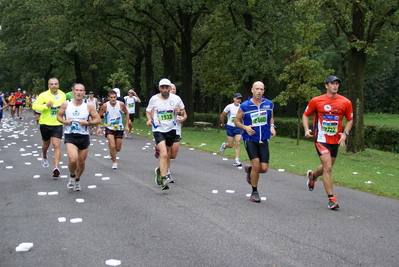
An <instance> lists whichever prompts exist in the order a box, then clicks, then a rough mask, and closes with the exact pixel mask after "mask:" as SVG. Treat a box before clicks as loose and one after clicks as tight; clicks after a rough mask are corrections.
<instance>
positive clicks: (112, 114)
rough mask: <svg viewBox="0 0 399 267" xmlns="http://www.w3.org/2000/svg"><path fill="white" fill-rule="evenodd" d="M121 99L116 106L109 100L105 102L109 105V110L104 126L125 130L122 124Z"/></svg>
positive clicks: (115, 129)
mask: <svg viewBox="0 0 399 267" xmlns="http://www.w3.org/2000/svg"><path fill="white" fill-rule="evenodd" d="M120 103H121V102H120V101H118V100H117V101H116V104H115V106H114V107H113V106H111V104H110V103H109V101H108V102H107V103H105V104H106V105H107V111H106V112H105V116H104V126H105V127H107V128H108V129H110V130H113V131H123V124H122V120H123V117H122V110H121V105H120Z"/></svg>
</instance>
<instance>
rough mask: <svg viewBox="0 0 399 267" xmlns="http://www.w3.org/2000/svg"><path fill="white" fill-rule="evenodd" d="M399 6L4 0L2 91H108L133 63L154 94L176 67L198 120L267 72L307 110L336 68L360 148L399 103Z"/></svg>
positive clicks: (288, 106)
mask: <svg viewBox="0 0 399 267" xmlns="http://www.w3.org/2000/svg"><path fill="white" fill-rule="evenodd" d="M398 9H399V2H398V1H397V0H373V1H371V0H364V1H354V0H245V1H243V0H228V1H210V0H196V1H194V0H161V1H156V0H125V1H116V0H85V1H83V0H64V1H59V0H55V1H43V0H25V1H20V0H3V1H1V2H0V26H1V28H0V61H1V63H2V64H1V65H0V81H1V87H0V90H2V91H3V92H5V91H14V90H15V89H16V88H23V89H25V90H27V91H28V92H30V93H38V92H40V91H43V90H45V89H46V86H47V80H48V78H50V77H57V78H58V79H59V80H60V84H61V89H63V90H65V91H68V90H69V87H70V85H71V84H72V83H73V82H81V83H83V84H85V86H86V88H90V90H91V91H94V92H95V94H96V95H105V94H106V88H107V89H109V88H108V87H110V86H111V84H110V81H113V82H115V81H116V80H117V79H115V75H122V74H123V75H122V76H123V77H124V82H123V84H120V85H118V87H120V88H121V89H122V92H123V91H127V90H128V89H130V87H133V88H134V89H135V91H136V92H137V93H138V94H139V95H140V96H141V98H142V99H143V100H144V101H143V102H144V103H143V104H145V101H146V100H148V99H149V98H150V97H151V95H153V94H154V93H156V92H157V82H158V80H159V79H161V78H164V77H167V78H170V79H171V80H172V82H174V83H175V84H176V85H177V89H178V94H180V95H181V97H182V99H183V101H184V102H185V105H186V109H187V112H188V115H189V120H188V121H187V122H186V123H187V124H188V125H191V124H192V121H193V118H194V117H193V113H194V112H218V111H219V110H218V109H219V107H220V105H221V104H227V103H228V102H229V101H231V97H232V95H233V94H234V93H235V92H240V93H242V94H243V95H244V97H247V96H249V94H250V88H251V86H252V83H253V82H255V81H258V80H260V81H262V82H264V84H265V85H266V97H267V98H269V99H275V100H276V115H279V112H280V113H281V114H284V115H289V116H296V115H297V114H298V112H299V113H300V112H301V110H303V109H304V105H303V107H302V106H301V105H298V103H306V102H307V101H308V100H309V99H310V97H311V96H314V95H316V94H318V93H319V94H321V93H324V87H323V85H322V80H323V76H325V75H326V73H329V74H335V75H337V76H339V77H340V78H341V79H342V80H343V81H344V82H343V84H342V85H341V88H340V93H341V94H343V95H345V96H347V97H348V98H349V99H350V100H351V101H352V103H353V106H354V113H355V114H354V117H355V123H354V127H353V134H351V136H350V139H349V146H348V149H349V151H352V152H357V151H361V150H363V149H364V138H363V136H364V130H363V128H364V123H363V113H364V112H365V111H370V112H390V113H392V112H396V110H397V108H396V106H397V105H399V104H398V103H399V102H398V101H396V98H398V97H397V94H395V92H396V88H397V84H398V81H397V80H398V79H397V76H398V65H399V58H398V55H399V53H398V52H399V50H398V40H399V31H398V26H399V12H398ZM128 87H129V88H128ZM290 99H291V100H290ZM370 102H372V103H373V104H370Z"/></svg>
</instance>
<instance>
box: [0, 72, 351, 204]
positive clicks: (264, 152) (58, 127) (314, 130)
mask: <svg viewBox="0 0 399 267" xmlns="http://www.w3.org/2000/svg"><path fill="white" fill-rule="evenodd" d="M340 84H341V79H339V78H338V77H336V76H328V77H327V78H326V80H325V82H324V85H325V88H326V93H325V94H323V95H320V96H318V97H314V98H312V99H311V100H310V102H309V104H308V106H307V107H306V110H305V112H304V113H303V116H302V122H303V127H304V131H305V137H307V138H314V142H315V147H316V151H317V154H318V156H319V158H320V162H321V164H320V165H319V166H317V168H315V169H314V170H309V171H308V172H307V178H308V180H307V187H308V189H309V190H310V191H313V190H314V188H315V184H316V181H317V180H318V178H319V179H321V178H323V183H324V188H325V191H326V193H327V197H328V208H329V209H336V208H339V205H338V202H337V196H336V195H334V194H333V179H332V168H333V165H334V163H335V160H336V157H337V154H338V148H339V146H345V145H346V138H347V136H348V135H349V132H350V130H351V128H352V124H353V110H352V104H351V102H350V101H349V100H348V99H347V98H345V97H343V96H342V95H339V94H338V89H339V86H340ZM48 87H49V89H48V91H46V92H43V93H41V94H40V95H39V96H38V97H37V99H36V101H35V102H34V103H33V106H32V109H33V110H35V111H37V112H40V113H41V116H40V121H39V123H40V132H41V136H42V140H43V145H42V161H41V164H42V166H43V167H44V168H48V167H49V165H50V164H49V162H48V156H47V151H48V149H49V147H50V144H51V145H52V146H53V149H54V168H53V177H55V178H57V177H59V175H60V170H59V168H58V165H59V162H60V157H61V151H60V144H61V139H62V135H63V134H64V143H65V146H66V150H67V155H68V158H69V163H68V168H69V172H70V179H69V181H68V184H67V187H68V188H69V189H73V190H74V191H80V190H81V189H82V188H81V186H80V178H81V175H82V173H83V171H84V169H85V160H86V158H87V155H88V148H89V145H90V134H91V133H92V128H91V127H92V126H94V125H97V131H96V133H97V135H101V134H102V132H103V129H102V128H101V118H102V117H103V118H104V122H103V126H104V132H105V137H106V138H107V140H108V146H109V153H110V159H111V160H112V169H117V168H118V162H117V157H116V154H117V153H118V152H119V151H121V148H122V139H123V137H125V138H131V137H130V131H131V129H132V125H133V121H134V108H135V104H136V103H140V102H141V100H140V98H139V97H138V96H137V94H136V93H135V92H134V90H129V92H128V94H129V95H128V96H127V97H125V99H123V101H120V100H117V99H118V90H111V91H109V92H108V102H106V103H104V104H103V105H102V106H101V108H100V109H99V110H97V108H98V103H97V102H96V101H94V100H93V99H95V98H93V97H91V98H90V97H89V98H88V99H84V96H85V94H86V91H85V87H84V85H83V84H80V83H75V84H73V86H72V88H71V89H72V90H71V93H72V95H73V97H72V98H70V99H68V100H67V98H66V95H65V94H64V92H62V91H61V90H60V89H59V82H58V79H56V78H51V79H49V81H48ZM158 88H159V93H157V94H155V95H154V96H152V97H151V99H150V100H149V102H148V106H147V108H146V118H147V121H146V125H147V126H151V127H152V132H153V136H154V140H155V147H154V155H155V157H156V158H157V159H158V166H157V167H156V168H155V183H156V184H157V185H159V186H160V187H161V189H162V190H166V189H169V185H168V184H169V183H173V182H174V180H173V179H172V176H171V172H170V164H171V159H174V158H176V157H177V153H178V149H179V143H180V140H181V134H182V133H181V125H182V123H183V122H184V121H185V120H186V119H187V114H186V111H185V106H184V103H183V101H182V99H181V98H180V97H179V96H178V95H176V86H175V85H174V84H172V82H171V81H170V80H169V79H166V78H163V79H161V80H160V81H159V83H158ZM251 92H252V96H250V97H249V98H248V99H247V100H246V101H244V102H242V103H241V99H242V95H241V94H240V93H236V94H234V97H233V101H234V102H233V103H231V104H229V105H227V106H226V108H225V109H224V110H223V112H222V113H221V114H220V121H221V126H226V132H227V143H223V144H222V145H221V147H220V151H219V152H220V154H223V153H224V151H225V149H227V148H232V147H233V146H234V144H233V142H235V159H234V165H235V166H242V164H241V163H240V161H239V154H240V140H241V139H242V140H243V141H244V146H245V149H246V151H247V154H248V157H249V159H250V163H251V164H250V165H246V166H245V167H244V169H245V172H246V180H247V182H248V183H249V184H250V185H251V187H252V193H251V195H250V198H249V199H250V200H251V201H252V202H260V201H261V199H260V197H259V192H258V188H257V187H258V181H259V174H260V173H266V172H267V171H268V169H269V159H270V153H269V141H270V139H271V138H273V137H275V136H276V126H275V125H274V114H273V109H274V104H273V103H272V101H270V100H269V99H267V98H265V97H264V93H265V86H264V84H263V83H262V82H260V81H257V82H255V83H254V84H253V86H252V89H251ZM89 95H90V96H92V92H89ZM119 99H121V98H119ZM125 103H126V104H125ZM6 106H7V103H6V102H5V101H4V100H3V99H0V112H2V109H3V108H4V107H6ZM123 115H124V116H125V123H124V124H123ZM226 115H227V123H225V121H224V119H225V116H226ZM311 116H313V123H312V126H311V128H310V126H309V117H311ZM344 118H345V119H346V124H345V127H343V119H344Z"/></svg>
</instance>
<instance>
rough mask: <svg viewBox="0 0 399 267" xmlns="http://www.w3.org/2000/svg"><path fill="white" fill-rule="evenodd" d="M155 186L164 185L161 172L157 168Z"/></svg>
mask: <svg viewBox="0 0 399 267" xmlns="http://www.w3.org/2000/svg"><path fill="white" fill-rule="evenodd" d="M155 184H156V185H161V184H162V177H161V171H160V170H159V167H156V168H155Z"/></svg>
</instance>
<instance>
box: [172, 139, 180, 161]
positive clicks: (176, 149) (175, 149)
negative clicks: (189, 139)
mask: <svg viewBox="0 0 399 267" xmlns="http://www.w3.org/2000/svg"><path fill="white" fill-rule="evenodd" d="M179 146H180V142H174V143H173V145H172V147H171V151H170V159H175V158H177V153H179Z"/></svg>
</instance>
